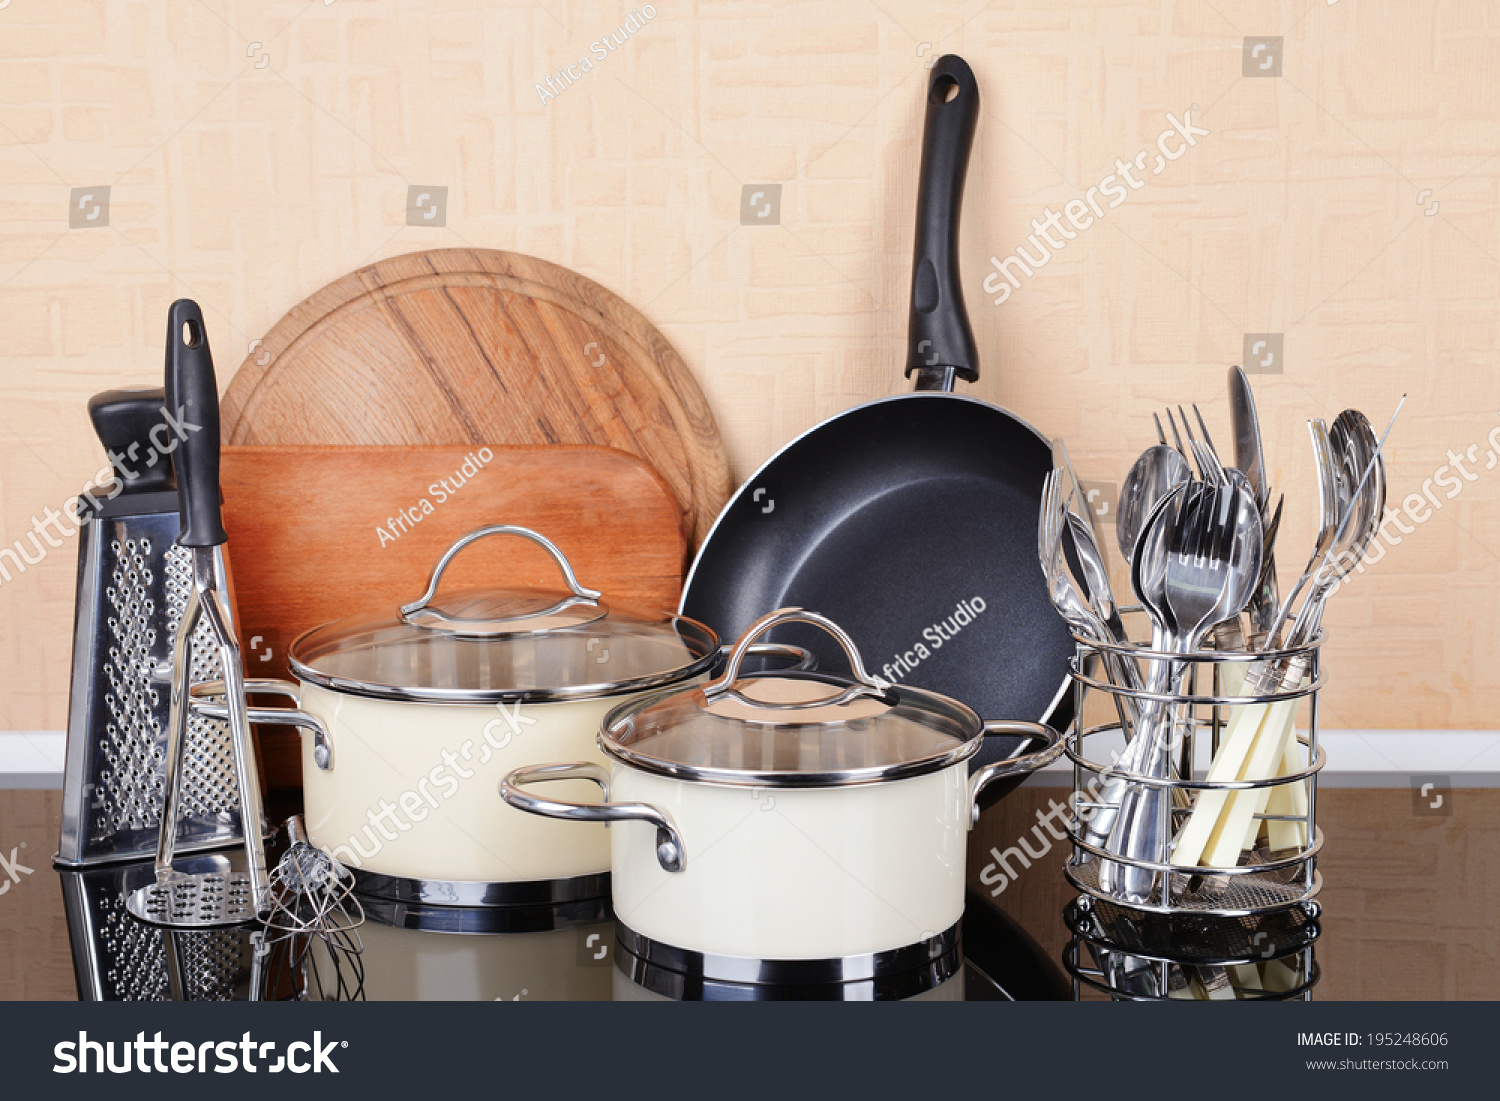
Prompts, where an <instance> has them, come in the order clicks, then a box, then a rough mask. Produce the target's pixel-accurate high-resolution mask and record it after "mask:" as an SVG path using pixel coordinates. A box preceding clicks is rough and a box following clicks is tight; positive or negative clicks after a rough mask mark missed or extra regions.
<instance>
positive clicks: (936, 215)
mask: <svg viewBox="0 0 1500 1101" xmlns="http://www.w3.org/2000/svg"><path fill="white" fill-rule="evenodd" d="M950 96H951V97H952V98H951V99H950V98H949V97H950ZM978 121H979V85H978V84H977V83H976V82H975V80H974V73H973V70H971V69H970V68H969V65H968V62H966V61H964V59H963V58H961V57H959V56H957V55H956V54H947V55H946V56H944V57H940V58H938V60H937V62H936V63H935V64H934V65H933V66H932V76H931V79H930V80H929V81H928V82H927V121H926V123H925V124H924V127H923V130H922V173H921V177H920V181H921V182H920V184H919V185H918V188H917V245H916V253H915V255H914V256H913V258H912V272H911V320H910V321H909V322H908V324H907V348H906V377H907V378H911V377H912V372H913V371H915V372H917V383H916V386H917V389H918V390H951V389H953V380H954V378H955V377H957V378H961V379H963V380H964V381H965V382H974V381H976V380H977V379H978V378H979V351H978V348H977V347H976V346H975V344H974V330H973V329H971V328H969V315H968V312H967V311H966V310H965V309H964V294H963V289H962V287H961V286H960V284H959V276H958V221H959V214H960V213H961V211H962V209H963V201H964V174H965V173H966V172H967V171H968V168H969V150H970V149H971V148H972V147H973V145H974V126H975V124H976V123H977V122H978Z"/></svg>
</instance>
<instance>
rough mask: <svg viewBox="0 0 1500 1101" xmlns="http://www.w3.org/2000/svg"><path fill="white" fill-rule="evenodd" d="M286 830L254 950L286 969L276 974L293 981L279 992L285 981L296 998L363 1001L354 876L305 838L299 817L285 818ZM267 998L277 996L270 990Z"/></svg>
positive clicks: (361, 914)
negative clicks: (283, 850)
mask: <svg viewBox="0 0 1500 1101" xmlns="http://www.w3.org/2000/svg"><path fill="white" fill-rule="evenodd" d="M286 831H287V836H288V838H289V839H290V841H291V845H290V847H289V848H288V849H287V851H286V853H285V854H284V855H283V856H282V858H281V859H280V861H278V862H277V864H276V867H275V868H274V869H272V871H271V876H270V903H271V908H270V911H269V912H268V913H267V914H265V915H264V916H263V917H262V919H261V920H262V923H263V924H264V926H265V929H264V933H263V934H262V936H261V942H260V944H259V945H258V946H257V951H258V953H261V954H263V958H264V959H266V960H269V959H270V958H272V955H273V953H274V955H275V957H276V958H278V961H279V962H280V964H281V966H282V967H284V968H285V971H283V972H282V973H281V975H280V977H281V978H283V979H286V978H289V979H290V980H291V981H290V983H289V984H281V985H279V986H278V987H277V988H276V989H278V990H279V989H282V988H283V987H284V986H287V985H289V986H290V988H291V990H292V991H294V993H293V994H292V996H293V997H296V998H299V999H312V1000H319V1001H330V1000H331V1001H361V1000H363V999H364V980H365V974H364V959H363V955H364V944H363V942H362V941H361V940H360V937H359V932H358V930H359V927H360V926H361V925H363V924H364V921H365V911H364V907H363V906H361V905H360V902H359V899H358V898H357V897H356V896H355V894H354V874H353V873H352V872H350V871H349V869H348V868H346V867H344V865H343V864H341V863H339V862H338V860H336V859H335V858H334V857H333V856H332V855H331V854H329V853H327V852H325V851H324V850H322V849H320V848H318V847H317V846H315V845H313V844H312V843H311V842H310V841H309V840H308V837H307V829H306V827H305V826H304V825H303V822H302V816H301V815H293V816H292V817H291V818H288V819H287V821H286ZM318 948H321V949H322V950H321V951H315V949H318ZM267 970H268V971H269V970H271V969H269V968H268V969H267ZM325 971H327V972H330V973H329V974H325ZM271 977H272V976H271V975H269V974H268V975H267V978H268V980H269V979H270V978H271ZM267 996H270V997H275V996H276V994H275V993H272V992H271V990H270V988H268V990H267Z"/></svg>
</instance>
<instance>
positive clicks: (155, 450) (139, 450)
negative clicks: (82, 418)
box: [89, 386, 172, 493]
mask: <svg viewBox="0 0 1500 1101" xmlns="http://www.w3.org/2000/svg"><path fill="white" fill-rule="evenodd" d="M165 400H166V394H165V393H164V392H163V390H162V388H161V387H160V386H156V387H144V386H143V387H139V388H137V389H131V390H106V391H105V392H104V393H102V394H95V395H94V396H93V397H91V398H89V420H91V421H93V423H94V431H95V432H96V433H98V436H99V442H100V443H102V444H103V445H104V450H105V452H106V453H107V454H108V455H109V463H110V466H112V467H114V471H115V477H116V478H118V479H119V480H120V485H121V486H122V487H123V492H125V493H150V492H157V491H162V490H168V489H171V488H172V462H171V460H170V459H168V458H167V452H166V449H165V448H163V447H159V446H157V440H153V439H152V433H153V432H154V433H155V434H156V437H157V439H158V440H160V439H167V440H170V439H171V437H170V434H169V433H170V431H171V429H170V426H169V425H167V424H166V423H165V422H164V421H163V419H162V403H163V402H164V401H165Z"/></svg>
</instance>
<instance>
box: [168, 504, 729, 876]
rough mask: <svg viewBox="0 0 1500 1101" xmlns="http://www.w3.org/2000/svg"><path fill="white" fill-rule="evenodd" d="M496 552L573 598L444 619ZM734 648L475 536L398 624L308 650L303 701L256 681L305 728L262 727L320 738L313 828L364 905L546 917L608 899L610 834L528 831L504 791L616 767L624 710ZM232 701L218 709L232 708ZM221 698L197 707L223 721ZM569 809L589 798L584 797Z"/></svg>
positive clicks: (309, 775)
mask: <svg viewBox="0 0 1500 1101" xmlns="http://www.w3.org/2000/svg"><path fill="white" fill-rule="evenodd" d="M491 535H514V536H521V537H523V538H526V539H529V540H531V541H532V542H534V543H537V544H539V545H540V546H542V547H543V548H544V549H545V550H546V551H547V552H548V553H549V554H550V555H551V556H552V557H553V559H554V560H555V561H556V562H557V565H558V568H559V569H560V571H561V573H562V576H563V578H564V580H565V581H566V583H567V587H566V589H559V590H538V589H495V590H469V591H464V592H460V593H457V594H454V595H452V596H450V597H448V598H446V599H445V601H444V602H443V603H442V605H441V606H439V605H438V604H436V603H434V601H435V599H436V595H437V591H438V586H439V584H440V582H441V581H442V576H443V571H444V570H445V569H446V568H447V566H448V564H449V563H450V562H451V561H452V560H453V557H454V556H455V555H456V554H458V553H459V552H460V551H461V550H463V548H464V547H466V546H468V545H469V544H470V543H473V542H474V541H475V540H477V539H480V538H484V537H486V536H491ZM717 657H718V640H717V638H716V637H715V636H714V633H713V632H712V631H711V630H709V629H708V628H707V627H704V626H703V625H702V624H699V623H696V622H694V621H692V620H689V619H685V618H684V617H682V616H678V615H672V614H669V613H662V614H652V613H649V612H638V611H632V610H630V609H626V608H621V607H617V606H608V605H606V603H605V602H604V601H603V600H602V599H601V598H600V594H599V593H598V592H596V591H594V590H592V589H588V588H585V587H583V586H582V585H580V584H579V582H578V579H577V578H576V577H575V576H574V573H573V569H572V567H571V566H570V565H569V564H568V561H567V559H566V558H564V557H563V554H562V552H561V551H560V550H558V548H557V547H556V546H554V545H553V544H552V543H551V542H549V541H548V540H547V539H545V538H544V537H543V536H541V535H538V534H537V533H536V532H533V531H529V530H527V529H525V528H518V527H511V526H505V525H499V526H494V527H487V528H482V529H480V530H478V531H474V532H471V533H470V534H468V535H466V536H464V537H463V538H462V539H460V540H458V542H456V543H454V544H453V546H451V547H450V548H448V550H447V552H446V553H445V554H444V555H443V556H442V558H441V559H440V560H439V562H438V563H437V566H436V568H435V569H434V570H433V573H432V578H431V581H430V582H429V584H428V586H427V591H426V593H425V594H423V596H422V597H421V598H420V599H419V600H417V601H415V602H413V603H411V604H408V605H406V606H404V607H402V608H401V609H400V610H399V614H392V615H389V616H386V617H380V618H374V619H371V618H369V617H365V618H358V617H356V618H352V619H346V620H341V621H339V622H336V623H332V624H328V625H325V626H323V627H319V628H316V629H315V630H312V631H309V632H307V633H306V634H304V635H302V636H300V637H299V638H298V639H297V640H296V641H295V642H293V643H292V645H291V647H290V648H289V652H288V659H289V664H290V666H291V669H292V672H293V674H294V675H295V676H296V677H297V680H298V683H297V684H292V683H289V682H284V681H250V682H248V683H247V689H248V691H249V692H250V693H251V694H256V693H267V692H270V693H279V694H283V695H285V696H288V697H290V698H291V699H292V700H293V701H294V702H295V704H296V709H295V710H281V709H276V708H252V709H251V712H250V718H251V721H252V722H261V723H280V724H284V725H294V726H300V727H302V728H304V730H305V731H307V732H309V733H310V734H311V737H307V738H304V740H303V795H304V800H305V810H304V817H305V819H306V822H307V829H308V834H309V837H310V838H311V840H312V842H313V844H315V845H317V846H318V847H320V848H323V849H326V850H328V851H329V852H331V853H332V854H333V855H334V856H335V857H337V858H338V859H339V860H340V861H342V862H344V863H345V864H347V865H348V866H349V867H350V868H352V869H354V871H355V874H356V876H357V877H358V879H359V889H360V890H361V891H363V892H365V893H369V894H377V895H382V896H385V897H390V898H399V899H408V900H411V901H423V902H429V903H439V904H441V903H449V904H454V905H501V904H503V905H508V904H513V903H524V904H545V903H551V902H563V901H569V900H574V899H579V898H597V897H602V896H605V895H607V894H608V893H609V886H608V872H609V866H610V851H609V834H608V833H607V831H606V830H605V827H604V824H603V823H602V822H598V823H593V824H591V825H587V826H583V827H579V826H574V825H567V824H563V823H560V822H554V821H548V820H546V819H543V818H538V817H536V816H535V815H529V814H521V813H519V812H517V811H514V810H512V809H511V808H510V807H507V806H506V805H505V804H504V803H502V802H500V801H499V800H498V799H496V798H495V786H496V785H497V784H498V783H499V782H500V780H501V778H502V777H504V776H505V775H506V774H507V773H509V772H511V771H513V770H514V769H516V768H518V767H521V766H523V765H526V764H528V763H531V762H535V761H552V760H557V759H558V758H559V757H561V758H564V759H571V758H578V759H580V760H584V761H594V762H597V763H599V764H600V765H602V763H603V761H604V757H603V756H602V755H601V754H600V752H599V750H598V748H597V735H598V732H599V728H600V725H601V723H602V721H603V719H604V717H605V715H606V713H607V712H608V711H609V710H610V709H611V708H613V707H615V706H617V705H618V704H620V703H621V702H623V701H628V700H631V699H634V698H636V697H638V696H640V695H642V694H647V693H649V692H650V691H652V690H655V689H660V688H661V687H662V686H664V685H680V684H683V683H686V682H690V681H692V680H694V678H697V677H700V676H702V675H703V674H705V673H706V672H707V671H708V670H709V669H710V667H711V666H712V665H713V664H714V663H715V661H716V659H717ZM216 690H217V691H216ZM222 691H223V690H222V686H217V685H206V686H199V687H198V689H197V690H195V694H196V695H197V696H198V697H199V698H198V699H197V700H196V701H195V704H194V706H195V707H196V708H197V709H199V710H200V711H202V712H204V713H206V714H210V715H211V714H214V713H216V712H218V711H222V701H221V700H219V701H214V700H212V699H211V697H213V696H214V695H215V694H217V695H219V696H222ZM571 789H572V791H571V794H572V795H574V796H575V797H580V798H581V797H584V796H586V795H587V794H588V793H589V791H591V790H592V789H591V785H589V784H588V783H587V782H585V781H574V782H573V784H572V785H571Z"/></svg>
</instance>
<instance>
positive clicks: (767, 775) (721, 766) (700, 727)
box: [599, 608, 983, 787]
mask: <svg viewBox="0 0 1500 1101" xmlns="http://www.w3.org/2000/svg"><path fill="white" fill-rule="evenodd" d="M783 623H808V624H812V625H813V626H816V627H821V628H822V629H823V630H825V631H827V632H828V633H829V634H831V635H832V636H833V637H834V638H835V639H836V640H837V641H838V643H839V645H840V646H841V647H842V648H843V650H844V653H845V654H846V655H847V656H848V658H849V665H850V668H851V670H852V674H853V675H852V677H851V676H836V675H832V674H829V673H822V672H800V671H787V672H774V673H757V674H751V675H746V676H741V675H740V664H741V662H742V661H743V659H744V657H745V654H746V653H747V652H748V651H749V649H750V647H751V644H752V643H753V642H754V641H755V639H757V638H759V637H760V636H761V635H763V634H765V633H766V632H767V631H769V630H771V629H772V628H773V627H776V626H778V625H780V624H783ZM982 735H983V724H982V723H981V721H980V719H979V716H978V715H976V714H975V713H974V712H973V711H972V710H970V709H969V708H968V707H965V706H964V705H963V704H961V703H958V702H957V701H955V700H950V699H948V698H947V697H946V696H939V695H937V694H936V693H934V692H926V691H923V690H922V689H918V688H910V687H907V686H905V685H900V686H896V685H892V684H890V683H889V682H887V681H884V680H882V679H880V678H878V677H872V676H871V675H870V674H869V673H867V672H866V671H865V667H864V662H863V661H861V660H860V656H859V652H858V650H857V649H856V648H855V646H854V642H853V640H852V639H850V637H849V636H848V635H847V634H846V633H845V632H844V631H843V630H842V629H841V628H839V627H838V626H837V625H836V624H834V623H833V622H832V621H831V620H829V619H827V618H825V617H824V616H820V615H818V614H816V613H815V612H806V611H803V610H802V609H800V608H783V609H781V610H780V611H776V612H772V613H771V614H770V615H767V616H765V617H763V618H762V619H760V620H759V621H758V622H757V623H755V624H754V625H753V626H752V627H751V628H750V629H749V630H748V631H746V632H745V634H744V635H743V636H742V637H741V638H740V640H739V641H738V642H737V643H735V646H734V650H733V652H732V653H731V654H730V656H729V661H728V663H727V664H726V666H725V669H724V673H723V675H722V676H721V677H719V678H718V679H717V680H715V681H713V682H712V683H710V684H705V685H703V686H701V687H695V688H681V689H677V690H674V691H670V692H659V693H656V694H654V695H651V696H648V697H645V698H642V699H639V700H633V701H631V702H630V703H628V704H625V705H623V706H621V707H617V708H616V709H615V710H614V711H612V712H610V714H609V717H608V718H607V719H606V720H605V727H604V730H603V732H602V733H601V734H600V736H599V744H600V746H601V748H602V749H603V750H604V752H605V753H607V754H608V755H609V756H611V757H613V758H615V759H616V760H618V761H621V762H624V763H625V764H629V765H632V766H634V767H636V768H640V769H643V770H645V771H648V772H655V773H658V774H661V775H666V776H672V777H676V778H678V779H683V780H694V781H700V782H705V783H718V784H733V785H737V786H745V787H837V786H842V785H845V784H867V783H876V782H879V781H883V780H899V779H904V778H906V777H909V776H918V775H921V774H923V773H927V772H934V771H937V770H939V769H943V768H947V767H948V766H949V765H952V764H955V763H957V762H959V761H963V760H965V759H967V758H968V757H970V756H971V755H973V754H974V753H975V752H976V751H977V750H978V749H979V743H980V740H981V738H982Z"/></svg>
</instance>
